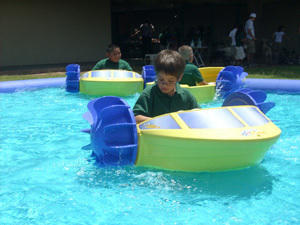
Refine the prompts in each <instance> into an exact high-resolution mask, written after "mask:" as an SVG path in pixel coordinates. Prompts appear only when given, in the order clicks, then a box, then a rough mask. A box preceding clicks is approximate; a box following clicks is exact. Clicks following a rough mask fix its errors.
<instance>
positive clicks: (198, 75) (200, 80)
mask: <svg viewBox="0 0 300 225" xmlns="http://www.w3.org/2000/svg"><path fill="white" fill-rule="evenodd" d="M193 75H194V78H195V80H196V84H197V85H207V82H206V81H205V80H204V79H203V77H202V74H201V73H200V71H199V69H198V68H197V67H195V70H194V72H193Z"/></svg>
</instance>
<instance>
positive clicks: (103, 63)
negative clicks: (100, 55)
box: [92, 44, 132, 71]
mask: <svg viewBox="0 0 300 225" xmlns="http://www.w3.org/2000/svg"><path fill="white" fill-rule="evenodd" d="M106 56H107V58H105V59H102V60H100V61H99V62H97V64H96V65H95V66H94V67H93V69H92V70H103V69H115V70H128V71H132V68H131V66H130V65H129V64H128V62H126V61H125V60H123V59H121V50H120V47H119V46H117V45H114V44H111V45H109V46H108V47H107V49H106Z"/></svg>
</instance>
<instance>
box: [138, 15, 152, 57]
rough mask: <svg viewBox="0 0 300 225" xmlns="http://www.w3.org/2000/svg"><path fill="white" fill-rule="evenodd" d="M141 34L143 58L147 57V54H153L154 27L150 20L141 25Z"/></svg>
mask: <svg viewBox="0 0 300 225" xmlns="http://www.w3.org/2000/svg"><path fill="white" fill-rule="evenodd" d="M140 32H141V35H142V51H143V56H144V57H145V54H151V53H152V37H153V32H154V26H153V25H152V24H151V23H150V21H149V20H146V21H145V22H144V23H143V24H141V26H140Z"/></svg>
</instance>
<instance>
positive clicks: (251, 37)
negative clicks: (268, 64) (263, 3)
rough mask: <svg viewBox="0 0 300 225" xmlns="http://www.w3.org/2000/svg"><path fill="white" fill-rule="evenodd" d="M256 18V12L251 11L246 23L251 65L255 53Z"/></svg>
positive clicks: (248, 56) (248, 58)
mask: <svg viewBox="0 0 300 225" xmlns="http://www.w3.org/2000/svg"><path fill="white" fill-rule="evenodd" d="M255 19H256V13H251V14H250V16H249V19H248V20H247V21H246V24H245V34H246V39H247V41H246V48H247V60H248V64H249V65H251V64H252V62H253V57H254V54H255V41H256V37H255V29H254V21H255Z"/></svg>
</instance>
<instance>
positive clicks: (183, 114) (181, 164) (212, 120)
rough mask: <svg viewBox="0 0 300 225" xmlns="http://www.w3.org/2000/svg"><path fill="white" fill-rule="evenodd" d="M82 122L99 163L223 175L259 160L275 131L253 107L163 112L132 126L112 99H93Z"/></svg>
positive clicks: (130, 115)
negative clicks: (208, 172)
mask: <svg viewBox="0 0 300 225" xmlns="http://www.w3.org/2000/svg"><path fill="white" fill-rule="evenodd" d="M88 109H89V111H88V112H86V113H85V114H84V116H83V117H84V118H85V119H86V120H87V121H88V122H89V123H90V125H91V128H90V129H87V130H84V132H87V133H90V136H91V145H90V146H91V147H92V150H93V155H94V156H95V157H96V160H97V162H98V163H99V165H102V166H112V165H115V166H121V165H136V166H145V167H154V168H160V169H167V170H178V171H191V172H200V171H225V170H236V169H241V168H246V167H249V166H252V165H255V164H258V163H260V162H261V161H262V159H263V157H264V155H265V153H266V152H267V151H268V149H269V148H270V147H271V146H272V144H274V143H275V142H276V140H277V139H278V138H279V136H280V133H281V131H280V129H279V128H278V127H277V126H276V125H274V124H273V123H272V121H271V120H270V119H268V118H267V117H266V116H265V115H264V114H263V113H262V112H261V111H260V110H259V108H257V107H256V106H249V105H245V106H226V107H218V108H209V109H194V110H188V111H179V112H174V113H169V114H164V115H161V116H158V117H154V118H152V119H149V120H147V121H145V122H143V123H140V124H136V123H135V119H134V115H133V112H132V111H131V109H130V106H129V105H128V104H127V103H126V102H125V101H124V100H122V99H120V98H117V97H112V96H108V97H103V98H99V99H94V100H92V101H91V102H89V104H88Z"/></svg>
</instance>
